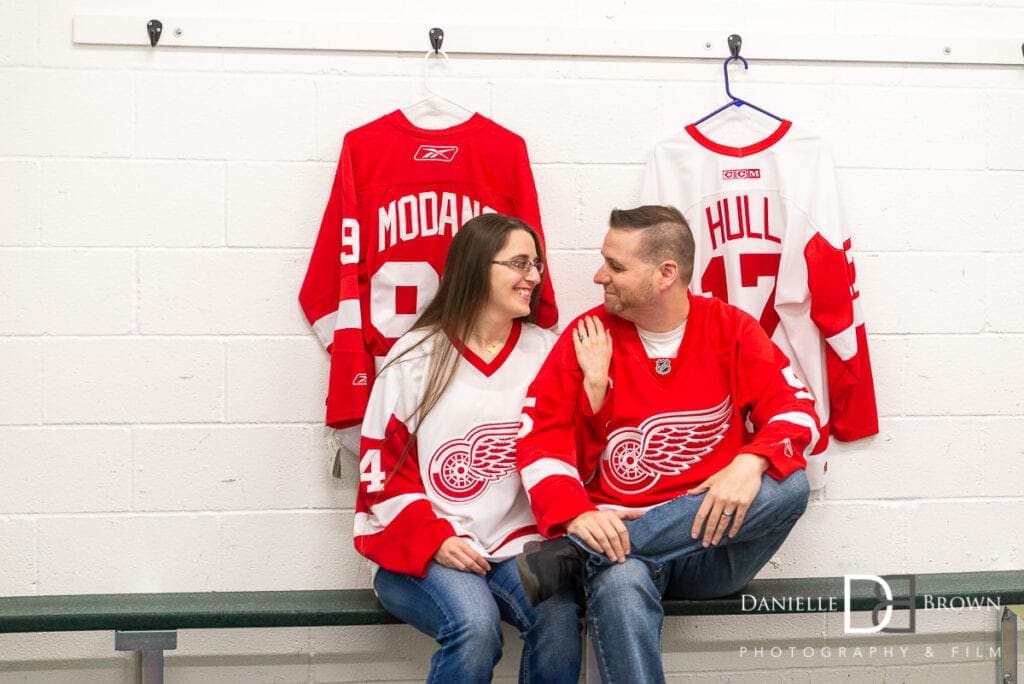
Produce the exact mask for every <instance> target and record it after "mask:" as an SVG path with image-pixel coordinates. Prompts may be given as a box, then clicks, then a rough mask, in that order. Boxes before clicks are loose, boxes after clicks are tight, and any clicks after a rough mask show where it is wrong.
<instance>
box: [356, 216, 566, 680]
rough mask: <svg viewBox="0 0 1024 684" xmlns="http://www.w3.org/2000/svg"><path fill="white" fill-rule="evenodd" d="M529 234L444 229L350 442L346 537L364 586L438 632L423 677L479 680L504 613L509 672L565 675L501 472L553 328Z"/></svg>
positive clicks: (518, 503)
mask: <svg viewBox="0 0 1024 684" xmlns="http://www.w3.org/2000/svg"><path fill="white" fill-rule="evenodd" d="M543 273H544V262H543V255H542V253H541V245H540V240H539V239H538V237H537V234H536V233H535V232H534V231H533V229H532V228H530V227H529V226H528V225H526V224H525V223H523V222H522V221H520V220H518V219H515V218H511V217H508V216H502V215H499V214H484V215H482V216H478V217H476V218H474V219H471V220H470V221H468V222H466V224H465V225H464V226H462V228H461V229H460V230H459V232H458V234H456V236H455V237H454V238H453V240H452V243H451V246H450V247H449V251H448V256H447V260H446V262H445V267H444V274H443V276H442V277H441V283H440V287H439V289H438V292H437V295H436V297H435V298H434V300H433V301H432V302H431V303H430V304H429V305H428V306H427V308H426V309H425V310H424V311H423V314H422V315H421V316H420V318H419V319H418V320H417V322H416V324H415V325H414V326H413V328H412V330H411V331H409V332H408V333H407V334H406V335H404V336H403V337H402V338H400V339H399V340H398V342H397V343H396V344H395V346H394V347H393V348H392V349H391V352H390V353H389V354H388V356H387V358H386V359H385V362H384V365H383V367H382V369H381V372H380V373H379V374H378V375H377V378H376V380H375V383H374V387H373V391H372V392H371V394H370V402H369V405H368V407H367V411H366V417H365V419H364V421H363V434H362V443H361V445H360V468H359V470H360V485H359V494H358V497H357V501H356V516H355V546H356V549H357V550H358V551H359V552H360V553H362V554H363V555H364V556H366V557H367V558H369V559H370V560H371V561H373V562H374V563H376V564H377V565H379V566H380V567H379V569H378V570H377V572H376V574H375V576H374V589H375V590H376V592H377V596H378V597H379V599H380V601H381V603H382V604H383V605H384V607H385V608H386V609H387V610H388V611H389V612H391V613H392V614H394V615H395V616H396V617H398V618H400V619H402V620H404V621H406V622H408V623H409V624H411V625H413V626H414V627H416V628H417V629H419V630H420V631H422V632H424V633H426V634H429V635H430V636H431V637H433V638H434V639H435V640H437V642H438V643H439V644H440V648H439V649H438V650H437V651H436V652H435V653H434V656H433V658H432V659H431V663H430V674H429V676H428V678H427V681H430V682H489V681H490V680H491V678H492V676H493V670H494V666H495V664H496V663H497V662H498V660H499V659H500V657H501V647H502V634H501V625H500V621H501V620H504V621H506V622H508V623H510V624H511V625H513V626H514V627H515V628H516V629H518V630H519V632H520V634H521V635H522V638H523V641H524V644H523V657H522V660H521V662H520V666H519V679H520V681H521V682H527V681H535V682H576V681H577V679H578V677H579V671H580V650H581V645H580V620H579V617H580V616H579V609H578V607H577V606H576V603H575V601H574V597H573V596H572V594H570V593H566V594H564V595H563V594H560V595H557V596H555V597H554V598H553V599H551V600H549V601H547V602H545V603H544V604H543V605H541V606H538V607H537V608H531V607H530V604H529V602H528V601H527V599H526V596H525V595H524V593H523V588H522V585H521V584H520V581H519V574H518V572H517V569H516V562H515V556H516V554H518V553H519V552H520V551H521V550H522V548H523V546H524V545H525V544H526V542H528V541H532V540H539V539H541V537H540V535H539V534H538V533H537V528H536V524H535V522H534V519H533V514H532V513H531V511H530V507H529V503H528V501H527V499H526V494H525V492H524V491H523V488H522V484H521V482H520V480H519V476H518V475H517V474H516V469H515V437H516V432H517V431H518V427H519V418H520V410H521V408H522V403H523V399H524V397H525V396H526V390H527V387H528V386H529V384H530V382H531V381H532V380H533V377H534V375H535V374H536V372H537V369H538V368H540V365H541V363H542V362H543V361H544V359H545V357H546V356H547V353H548V351H549V350H550V349H551V346H552V345H553V344H554V341H555V336H554V335H553V334H552V333H550V332H548V331H546V330H542V329H540V328H538V327H537V326H535V325H533V324H532V323H531V321H532V320H533V319H534V316H535V314H536V310H537V302H538V300H539V297H540V282H541V278H542V277H543Z"/></svg>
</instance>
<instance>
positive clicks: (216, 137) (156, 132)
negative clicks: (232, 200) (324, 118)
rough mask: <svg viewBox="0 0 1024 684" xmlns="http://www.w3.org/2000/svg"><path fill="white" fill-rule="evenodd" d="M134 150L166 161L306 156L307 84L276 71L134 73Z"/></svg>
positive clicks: (310, 100)
mask: <svg viewBox="0 0 1024 684" xmlns="http://www.w3.org/2000/svg"><path fill="white" fill-rule="evenodd" d="M134 85H135V110H136V111H135V119H134V122H133V123H134V125H133V126H132V130H133V131H134V139H135V144H134V152H135V154H136V155H138V156H144V157H156V158H166V159H182V158H186V159H232V160H237V159H246V160H256V159H268V160H282V161H283V160H305V159H309V158H310V157H311V156H312V154H313V136H314V130H315V124H314V113H315V108H314V101H315V96H314V90H313V83H312V81H309V80H307V79H299V78H290V77H283V76H240V75H237V74H235V75H232V76H222V75H208V74H198V73H191V74H185V73H183V74H139V75H137V76H136V77H135V84H134Z"/></svg>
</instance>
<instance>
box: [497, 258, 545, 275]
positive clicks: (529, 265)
mask: <svg viewBox="0 0 1024 684" xmlns="http://www.w3.org/2000/svg"><path fill="white" fill-rule="evenodd" d="M491 263H492V264H501V265H502V266H508V267H509V268H513V269H515V270H517V271H519V272H520V273H522V274H523V275H527V274H528V273H529V272H530V271H531V270H532V269H534V268H535V269H537V274H538V275H544V262H543V261H541V260H540V259H537V260H535V261H530V260H529V259H509V260H508V261H492V262H491Z"/></svg>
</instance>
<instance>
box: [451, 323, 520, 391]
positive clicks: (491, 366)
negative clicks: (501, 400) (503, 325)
mask: <svg viewBox="0 0 1024 684" xmlns="http://www.w3.org/2000/svg"><path fill="white" fill-rule="evenodd" d="M522 332H523V324H522V322H521V321H518V320H514V321H512V330H511V331H510V332H509V334H508V339H507V340H505V346H504V347H502V348H501V351H500V352H498V355H497V356H495V357H494V358H493V359H491V361H490V363H488V362H487V361H484V360H483V359H482V358H480V357H479V356H477V355H476V352H474V351H473V350H472V349H470V348H469V347H468V346H466V345H465V344H462V342H459V343H458V344H456V347H462V352H461V353H462V358H464V359H466V361H469V362H470V363H471V364H473V367H474V368H476V369H477V370H478V371H480V372H481V373H483V374H484V375H486V376H487V377H491V376H492V375H494V373H495V372H497V370H498V369H499V368H501V366H502V364H504V363H505V359H507V358H508V357H509V354H511V353H512V350H513V349H515V348H516V343H518V342H519V336H520V335H521V334H522Z"/></svg>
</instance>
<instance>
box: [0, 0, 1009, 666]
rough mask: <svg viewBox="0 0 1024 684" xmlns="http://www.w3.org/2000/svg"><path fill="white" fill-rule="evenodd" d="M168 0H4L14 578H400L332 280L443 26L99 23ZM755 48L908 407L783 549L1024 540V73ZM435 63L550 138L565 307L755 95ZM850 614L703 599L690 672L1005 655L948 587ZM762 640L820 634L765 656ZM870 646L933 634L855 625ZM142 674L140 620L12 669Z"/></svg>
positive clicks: (357, 661)
mask: <svg viewBox="0 0 1024 684" xmlns="http://www.w3.org/2000/svg"><path fill="white" fill-rule="evenodd" d="M165 10H166V8H165V7H164V6H163V5H162V4H161V3H155V2H146V3H129V2H126V1H125V0H46V1H45V2H40V3H34V2H27V1H25V0H7V1H5V2H0V122H2V129H3V134H2V135H0V595H22V594H50V593H88V592H104V591H109V592H127V591H202V590H220V591H226V590H233V589H235V590H238V589H299V588H333V587H359V586H367V584H368V578H369V570H368V566H367V564H366V562H365V561H363V560H362V559H361V558H360V557H359V556H358V555H357V554H356V553H355V552H354V550H353V549H352V546H351V542H350V539H351V536H350V535H351V533H350V529H351V517H352V500H353V494H354V490H353V487H354V482H355V480H356V468H355V464H354V462H352V460H351V459H348V460H346V461H345V463H344V467H343V470H344V479H343V480H342V481H341V482H340V483H339V482H338V481H336V480H333V479H332V478H331V477H330V474H329V469H330V458H329V454H328V453H327V449H326V438H327V431H326V430H325V429H324V428H323V427H322V425H321V422H320V421H321V418H322V415H323V395H324V392H325V387H326V376H327V358H326V355H325V354H324V352H323V350H322V349H321V348H320V345H319V343H318V342H317V340H316V339H315V337H314V336H313V335H312V333H311V332H310V331H309V330H308V327H307V326H306V324H305V321H304V319H303V318H302V315H301V312H300V310H299V307H298V304H297V302H296V295H297V291H298V287H299V284H300V282H301V279H302V275H303V272H304V269H305V264H306V259H307V258H308V254H309V250H310V248H311V246H312V244H313V241H314V239H315V236H316V233H317V230H318V228H319V223H320V217H321V212H322V209H323V204H324V201H325V199H326V197H327V194H328V192H329V189H330V186H331V182H332V180H333V175H334V165H335V163H336V161H337V157H338V154H339V151H340V147H341V139H342V137H343V135H344V134H345V132H346V131H348V130H349V129H351V128H353V127H354V126H358V125H360V124H363V123H365V122H367V121H370V120H372V119H374V118H376V117H377V116H379V115H381V114H383V113H385V112H387V111H390V110H392V109H394V108H396V107H399V106H403V105H406V104H410V103H412V102H414V101H416V100H418V99H420V98H422V97H423V96H424V95H425V91H424V89H423V82H422V73H423V66H424V65H423V59H422V55H417V54H394V53H390V54H389V53H361V54H353V53H341V52H335V53H327V52H320V53H316V52H312V51H282V50H272V51H271V50H267V51H260V50H232V49H192V48H185V49H171V48H166V47H163V48H158V49H156V50H150V49H148V48H145V49H143V48H134V47H133V48H128V47H116V46H104V47H99V46H88V47H86V46H81V45H75V44H74V43H73V42H72V40H71V17H72V16H73V15H74V14H76V13H82V14H90V13H101V14H102V13H113V14H131V15H138V14H145V13H148V12H154V13H161V12H164V11H165ZM210 12H218V13H223V14H225V15H230V14H232V13H234V14H237V15H242V16H252V15H253V14H254V13H262V16H266V17H274V16H287V17H293V18H296V17H297V18H306V19H311V18H320V17H322V18H328V19H331V20H353V21H356V20H361V21H383V22H387V21H394V20H396V19H399V20H401V21H403V22H423V24H424V27H427V26H432V25H442V26H444V25H445V24H446V23H448V24H460V25H470V26H472V25H473V24H474V23H477V24H488V25H493V24H495V23H497V22H499V21H501V20H503V19H505V20H508V21H511V22H514V23H531V22H539V23H550V22H558V23H568V22H577V23H579V24H580V25H581V28H580V29H579V30H581V31H585V30H586V26H588V25H591V26H602V27H609V26H623V27H625V26H633V27H641V28H665V27H671V26H678V27H681V28H684V29H685V30H707V31H709V34H713V35H716V36H717V35H719V34H721V35H722V36H723V37H724V35H726V34H728V33H732V32H738V33H741V34H743V33H744V32H746V33H748V34H753V33H756V32H775V33H788V34H796V35H800V34H808V35H810V34H815V35H816V34H828V33H831V32H834V31H837V30H839V31H849V32H862V33H875V32H876V31H878V20H879V17H884V23H885V25H886V27H887V28H886V30H887V31H889V32H891V33H895V34H902V35H915V34H919V33H921V32H922V31H928V32H931V33H934V34H936V35H949V36H953V37H955V36H958V35H972V36H977V35H1004V34H1006V32H1007V31H1008V30H1010V29H1011V28H1013V27H1019V26H1021V25H1022V23H1024V22H1022V19H1024V2H1022V1H1021V0H946V1H943V2H941V3H936V2H934V1H929V2H925V1H924V0H878V1H874V2H872V1H869V0H856V1H855V2H838V1H830V2H814V3H812V2H805V1H804V0H786V2H783V3H764V4H758V3H754V4H752V3H740V2H727V3H704V4H693V3H664V2H657V1H656V0H597V1H593V2H592V1H587V2H584V1H583V0H574V1H573V2H563V3H551V2H550V1H549V0H529V1H526V2H519V3H515V5H514V6H511V5H510V6H503V7H498V6H490V5H488V4H486V3H485V4H481V3H478V2H471V1H470V0H447V1H442V2H435V3H410V2H407V1H406V0H381V1H380V2H376V3H363V4H359V5H353V4H351V3H348V4H346V5H345V6H344V7H341V8H339V5H338V3H336V2H328V1H327V0H295V1H294V2H291V3H286V4H284V5H283V4H282V3H279V2H262V3H255V4H254V3H251V2H249V3H243V2H241V1H240V0H231V1H230V2H225V3H219V4H218V5H217V7H216V8H215V9H214V8H212V7H211V6H209V3H204V2H199V1H198V0H194V1H191V2H180V3H176V5H175V13H176V14H177V15H179V16H190V15H192V16H203V15H206V14H208V13H210ZM453 49H454V48H453ZM424 50H426V39H425V38H424ZM744 55H745V56H747V57H749V58H750V59H751V60H752V61H751V68H750V70H749V71H747V72H745V73H743V74H742V75H740V74H739V72H738V70H736V71H734V72H733V73H734V74H736V75H735V76H734V84H733V85H734V87H735V91H736V92H738V93H741V94H743V95H745V96H747V97H748V98H749V99H751V100H752V101H755V102H757V103H758V104H759V105H761V106H763V107H765V108H766V109H769V110H770V111H774V112H776V113H778V114H781V115H784V116H786V117H789V118H792V119H794V120H796V121H797V122H798V123H799V124H800V125H802V126H803V127H805V128H809V129H813V130H816V131H818V132H820V133H821V134H822V135H823V136H824V137H825V139H826V140H827V141H828V142H829V143H830V144H831V146H832V148H833V151H834V156H835V158H836V160H837V163H838V165H839V169H838V177H839V185H840V190H841V193H842V198H843V214H844V216H845V219H846V222H847V224H848V226H849V227H850V229H851V230H852V232H853V234H854V246H855V248H856V250H857V259H858V269H859V274H860V280H861V288H862V291H863V294H864V304H865V308H866V313H867V317H868V329H869V332H870V333H871V344H872V347H871V353H872V358H873V362H874V369H875V377H876V384H877V390H878V399H879V409H880V413H881V416H882V422H881V434H880V435H878V436H877V437H875V438H872V439H870V440H865V441H862V442H858V443H855V444H850V445H837V446H836V447H835V448H834V449H833V454H832V457H831V465H830V468H831V477H832V479H831V482H830V484H829V486H828V488H827V489H826V490H825V491H824V492H822V493H819V494H816V495H815V497H814V498H813V500H812V502H811V505H810V507H809V509H808V513H807V515H806V516H805V518H804V519H803V520H802V521H801V522H800V523H799V524H798V526H797V528H796V529H795V530H794V532H793V535H792V537H791V538H790V540H789V541H788V542H787V544H786V545H785V546H784V547H783V549H782V550H781V551H780V553H779V554H778V556H777V557H776V558H775V559H774V560H773V561H772V563H771V564H770V565H769V566H768V567H766V569H765V571H764V573H763V574H764V576H766V577H784V576H796V575H836V574H842V573H896V572H928V571H956V570H969V569H989V568H996V569H1009V568H1014V569H1020V568H1022V567H1024V549H1022V545H1021V542H1020V537H1021V534H1020V525H1019V518H1020V515H1019V513H1020V510H1021V504H1022V503H1024V494H1022V492H1021V489H1020V483H1021V482H1022V481H1024V446H1022V445H1024V407H1022V402H1024V392H1022V390H1021V389H1020V388H1021V387H1022V386H1024V370H1022V368H1024V365H1022V364H1021V362H1020V359H1021V357H1022V355H1024V307H1022V306H1021V305H1020V303H1019V300H1020V298H1021V294H1020V293H1021V290H1022V289H1024V275H1022V273H1024V231H1022V230H1021V229H1020V226H1021V225H1024V135H1021V132H1020V112H1021V111H1022V109H1024V83H1022V81H1021V78H1020V74H1021V71H1020V68H1017V67H987V66H975V67H968V66H937V65H909V64H891V63H890V64H864V63H798V62H788V63H784V62H778V63H768V62H759V61H758V60H757V54H756V43H755V42H754V41H750V40H748V41H747V45H745V47H744ZM431 78H432V85H433V86H434V87H435V89H437V90H438V91H440V92H442V93H443V94H445V95H447V96H449V97H451V98H452V99H455V100H456V101H458V102H460V103H462V104H464V105H466V106H467V107H471V108H474V109H477V110H478V111H480V112H482V113H483V114H485V115H488V116H491V117H493V118H495V119H496V120H497V121H498V122H499V123H501V124H503V125H505V126H507V127H509V128H511V129H513V130H515V131H516V132H518V133H520V134H521V135H523V136H524V138H525V139H526V141H527V144H528V145H529V148H530V153H531V156H532V160H533V163H534V174H535V176H536V180H537V187H538V193H539V199H540V205H541V210H542V214H543V219H544V223H545V229H546V232H547V235H548V244H549V248H550V259H551V272H552V275H553V278H554V280H555V283H556V286H557V291H558V296H559V300H560V304H561V308H562V311H563V321H564V320H566V319H568V318H570V317H572V316H573V315H575V314H576V313H578V312H580V311H582V310H583V309H585V308H588V307H590V306H593V305H594V304H596V303H598V301H599V297H598V291H597V289H596V287H595V286H594V285H593V283H592V282H591V278H592V276H593V272H594V270H595V268H596V266H597V264H598V256H597V250H598V249H599V247H600V243H601V239H602V237H603V234H604V230H605V228H604V223H605V221H606V218H607V213H608V211H609V209H611V208H612V207H614V206H618V207H628V206H631V205H633V204H634V203H635V201H636V197H637V193H638V190H639V184H640V176H641V173H642V168H643V162H644V158H645V155H646V153H647V151H648V150H649V149H650V148H651V146H652V145H653V144H654V143H655V142H656V141H658V140H659V139H661V138H663V137H665V136H667V135H669V134H671V133H672V132H673V131H675V130H678V128H679V127H680V126H682V125H684V124H685V123H687V122H689V121H692V120H693V119H695V118H698V117H699V116H702V115H703V114H704V113H705V112H707V111H710V110H711V109H713V108H714V107H717V106H718V105H719V104H721V103H722V102H723V101H724V93H723V90H722V84H721V67H720V62H717V61H711V60H689V61H684V60H669V59H615V58H601V59H598V58H574V57H531V56H511V57H497V56H491V57H489V56H481V55H476V56H463V55H457V54H454V53H453V54H452V55H451V62H450V64H449V66H448V67H447V68H446V69H445V68H438V66H437V65H432V66H431ZM839 620H840V618H839V617H838V616H828V617H826V616H789V617H785V616H773V617H764V616H761V617H747V618H735V617H727V618H696V619H682V618H670V619H669V620H668V621H667V622H666V626H665V635H664V650H665V662H666V666H667V669H668V671H669V674H670V679H671V680H672V681H676V682H707V681H728V682H807V683H809V682H840V681H842V682H846V681H849V682H872V683H879V684H881V683H889V682H917V681H922V682H924V681H936V679H937V680H939V681H954V680H955V681H964V682H974V681H979V682H981V681H991V680H992V678H993V676H994V671H995V666H994V665H993V663H992V661H991V659H990V658H988V657H987V649H988V647H989V646H990V645H992V643H993V642H992V639H991V634H992V633H993V631H994V626H995V620H994V617H993V616H992V615H983V614H971V615H961V616H953V615H949V614H942V615H933V614H926V615H924V616H921V615H919V620H920V623H921V626H922V628H921V630H920V632H919V634H917V635H915V636H914V637H908V638H906V639H902V640H901V639H899V638H897V637H893V636H890V635H885V637H886V638H887V640H886V639H884V638H883V637H882V636H880V637H878V638H876V639H862V640H851V639H850V638H848V637H844V636H843V634H842V625H841V622H840V621H839ZM506 642H507V649H508V651H507V653H508V657H506V658H505V659H504V660H503V662H502V663H501V664H500V665H499V669H498V673H497V674H498V680H499V681H513V680H514V678H515V672H516V666H515V663H516V659H517V658H518V654H519V648H520V647H519V640H518V639H517V638H516V636H515V635H514V634H513V633H512V632H511V630H506ZM758 645H760V646H763V647H765V648H766V649H770V648H771V647H772V646H778V647H780V648H783V649H785V650H786V652H787V655H786V657H779V658H773V657H771V655H770V654H769V655H767V656H766V657H760V658H755V657H753V656H752V655H751V654H747V655H745V656H741V654H740V649H741V647H744V646H746V647H749V648H753V647H754V646H758ZM844 645H845V646H850V647H851V648H852V647H853V646H856V645H860V646H863V647H865V648H866V647H868V646H871V645H874V646H877V647H879V648H882V647H884V646H898V645H905V646H907V647H908V648H909V649H910V653H909V655H907V656H902V655H899V650H898V649H897V654H898V655H897V656H896V657H886V656H885V655H884V654H882V655H879V654H876V655H874V656H872V657H870V658H867V657H862V658H856V657H853V656H852V655H851V656H844V657H842V658H839V657H836V655H835V654H834V653H831V654H830V655H828V656H826V655H824V654H823V652H822V648H823V647H825V646H830V647H833V648H838V647H840V646H844ZM791 646H793V647H796V648H797V649H798V651H799V649H803V648H807V647H810V648H812V649H813V652H812V655H811V656H810V657H804V656H802V655H800V654H799V653H798V655H797V656H796V657H790V656H789V655H788V649H789V648H790V647H791ZM927 646H932V647H934V648H935V649H936V654H937V655H936V657H934V658H932V657H928V656H926V655H924V649H925V647H927ZM955 648H959V649H960V650H959V651H954V649H955ZM968 648H970V649H977V648H980V649H983V650H984V651H985V652H986V657H983V658H980V659H979V658H978V657H975V656H974V650H971V651H970V652H969V653H968V652H966V651H965V649H968ZM431 650H432V646H431V643H430V640H429V639H427V638H425V637H423V636H422V635H420V634H418V633H415V632H414V630H412V629H411V628H409V627H407V626H387V627H367V628H345V629H340V628H332V629H294V630H258V631H254V630H227V631H211V632H203V631H185V632H182V633H181V635H180V636H179V649H178V651H176V652H174V653H173V654H168V668H169V670H171V671H172V672H173V677H174V678H175V680H176V681H179V680H180V681H188V682H192V681H195V682H207V681H217V682H262V681H288V682H327V681H361V680H369V679H377V680H383V681H417V680H420V679H422V677H423V675H424V673H425V669H426V663H427V660H428V658H429V654H430V652H431ZM1022 652H1024V649H1022ZM131 672H132V671H131V667H130V666H129V661H128V660H127V657H126V656H124V655H123V654H116V653H114V652H113V651H112V650H111V643H110V638H109V634H106V635H104V634H100V633H86V634H62V635H0V684H7V682H23V681H29V682H57V681H80V682H99V681H104V682H108V681H118V682H128V681H130V680H131Z"/></svg>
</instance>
